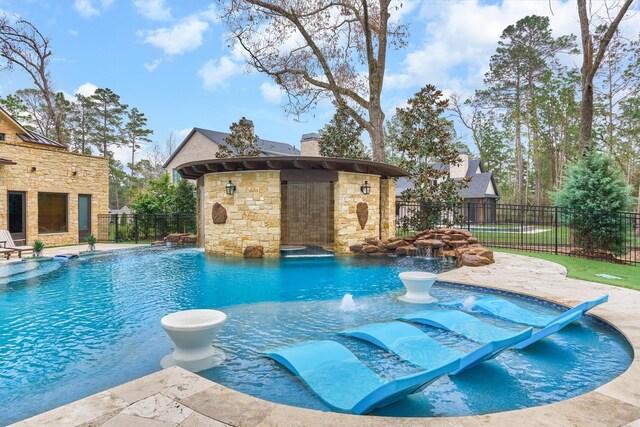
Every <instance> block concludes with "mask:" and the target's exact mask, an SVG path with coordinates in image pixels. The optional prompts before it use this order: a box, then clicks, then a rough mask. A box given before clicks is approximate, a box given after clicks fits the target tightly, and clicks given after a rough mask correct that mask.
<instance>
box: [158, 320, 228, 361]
mask: <svg viewBox="0 0 640 427" xmlns="http://www.w3.org/2000/svg"><path fill="white" fill-rule="evenodd" d="M225 320H227V315H226V314H224V313H223V312H221V311H218V310H184V311H178V312H175V313H171V314H168V315H166V316H164V317H163V318H162V320H160V323H161V324H162V327H163V328H164V330H165V332H166V333H167V335H169V338H171V341H173V343H174V345H175V348H174V350H173V353H171V354H169V355H167V356H165V357H164V358H162V360H161V361H160V365H161V366H162V367H163V368H168V367H170V366H174V365H178V366H180V367H181V368H184V369H186V370H188V371H191V372H199V371H203V370H205V369H209V368H212V367H214V366H217V365H219V364H221V363H222V362H223V361H224V359H225V354H224V351H222V350H220V349H218V348H215V347H214V346H213V344H212V342H213V339H214V338H215V337H216V335H217V334H218V331H219V330H220V328H221V327H222V324H223V323H224V322H225Z"/></svg>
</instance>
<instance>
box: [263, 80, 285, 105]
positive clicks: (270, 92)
mask: <svg viewBox="0 0 640 427" xmlns="http://www.w3.org/2000/svg"><path fill="white" fill-rule="evenodd" d="M260 91H261V92H262V98H263V99H264V100H265V101H267V102H269V103H271V104H280V102H281V101H282V97H283V96H284V92H283V90H282V89H281V88H280V86H278V85H277V84H274V83H269V82H264V83H262V84H261V85H260Z"/></svg>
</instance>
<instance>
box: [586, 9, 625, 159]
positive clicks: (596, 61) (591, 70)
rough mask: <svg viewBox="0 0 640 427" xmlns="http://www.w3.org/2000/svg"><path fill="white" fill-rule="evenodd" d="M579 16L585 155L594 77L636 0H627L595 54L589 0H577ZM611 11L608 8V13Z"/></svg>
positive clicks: (589, 131) (590, 128) (591, 123)
mask: <svg viewBox="0 0 640 427" xmlns="http://www.w3.org/2000/svg"><path fill="white" fill-rule="evenodd" d="M577 2H578V16H579V18H580V39H581V40H582V69H581V70H580V71H581V73H582V101H581V103H580V145H579V148H580V154H581V155H585V154H586V153H587V152H588V151H590V150H591V149H592V148H593V146H592V141H591V133H592V129H593V78H594V76H595V74H596V73H597V71H598V68H600V64H601V63H602V59H603V58H604V54H605V53H606V51H607V47H608V46H609V43H610V42H611V39H612V38H613V35H614V33H615V32H616V30H617V29H618V25H620V22H621V21H622V18H623V17H624V15H625V14H626V13H627V11H628V10H629V7H631V4H632V3H633V2H634V0H625V1H624V3H623V4H622V6H621V7H620V10H619V11H618V14H617V15H616V16H615V18H614V19H613V20H612V21H611V23H610V24H609V26H608V28H607V31H606V32H605V33H604V35H603V36H602V38H601V39H600V43H599V44H598V51H597V52H596V54H595V56H594V50H593V36H592V35H591V28H590V22H589V10H587V0H577ZM608 12H610V11H609V10H608V9H607V13H608Z"/></svg>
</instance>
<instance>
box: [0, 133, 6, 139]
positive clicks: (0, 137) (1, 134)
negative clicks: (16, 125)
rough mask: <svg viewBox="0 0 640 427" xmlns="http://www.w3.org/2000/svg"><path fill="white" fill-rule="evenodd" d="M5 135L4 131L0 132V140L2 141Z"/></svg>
mask: <svg viewBox="0 0 640 427" xmlns="http://www.w3.org/2000/svg"><path fill="white" fill-rule="evenodd" d="M5 136H6V135H5V134H4V133H0V141H4V139H5Z"/></svg>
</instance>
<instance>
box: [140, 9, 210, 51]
mask: <svg viewBox="0 0 640 427" xmlns="http://www.w3.org/2000/svg"><path fill="white" fill-rule="evenodd" d="M208 28H209V23H208V22H206V21H205V20H203V19H201V18H199V17H198V16H197V15H192V16H189V17H186V18H184V19H182V20H180V21H179V22H178V23H177V24H176V25H174V26H172V27H167V28H158V29H156V30H150V31H146V32H144V33H139V34H140V35H142V36H143V37H144V40H143V42H144V43H147V44H150V45H152V46H155V47H157V48H160V49H162V50H163V51H164V53H165V54H167V55H180V54H182V53H185V52H188V51H190V50H194V49H196V48H197V47H199V46H200V45H201V44H202V35H203V33H204V32H205V31H206V30H207V29H208Z"/></svg>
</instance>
